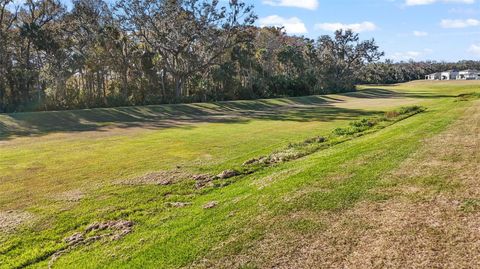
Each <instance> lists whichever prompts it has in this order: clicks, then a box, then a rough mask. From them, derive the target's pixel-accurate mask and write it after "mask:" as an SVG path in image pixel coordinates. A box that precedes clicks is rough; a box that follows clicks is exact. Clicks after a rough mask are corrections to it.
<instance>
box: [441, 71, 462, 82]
mask: <svg viewBox="0 0 480 269" xmlns="http://www.w3.org/2000/svg"><path fill="white" fill-rule="evenodd" d="M459 73H460V72H458V70H455V69H454V70H448V71H445V72H442V73H440V79H441V80H455V79H457V76H458V74H459Z"/></svg>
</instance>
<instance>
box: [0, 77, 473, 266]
mask: <svg viewBox="0 0 480 269" xmlns="http://www.w3.org/2000/svg"><path fill="white" fill-rule="evenodd" d="M473 92H477V93H480V83H479V82H475V81H473V82H472V81H450V82H423V81H419V82H411V83H406V84H400V85H393V86H362V87H360V90H359V91H357V92H354V93H349V94H343V95H328V96H310V97H301V98H283V99H272V100H256V101H235V102H221V103H212V104H190V105H162V106H147V107H129V108H112V109H92V110H79V111H65V112H41V113H19V114H0V268H19V267H32V268H37V267H38V268H45V267H47V266H52V267H54V268H68V267H71V268H179V267H194V268H211V267H214V268H272V267H275V268H316V267H318V268H325V267H327V268H328V267H334V268H344V267H346V268H349V267H351V268H372V267H373V268H375V267H398V268H400V267H405V266H407V267H423V268H432V267H456V265H459V266H458V267H477V266H478V267H480V264H472V262H479V261H478V259H477V261H475V259H474V258H473V257H476V256H478V255H480V243H478V242H480V218H479V217H480V187H479V186H480V185H479V184H478V179H479V178H480V171H479V168H478V165H477V164H478V163H480V152H479V150H478V149H479V148H480V129H479V128H480V101H479V99H478V98H477V96H471V97H466V98H458V97H457V96H458V95H460V94H465V93H473ZM412 105H420V106H422V107H425V108H426V109H427V110H426V111H425V112H423V113H420V114H416V115H412V116H411V117H408V118H406V119H402V120H400V121H396V122H391V124H388V126H387V125H386V126H384V127H385V128H377V129H372V130H371V131H368V132H366V133H361V135H354V136H352V137H350V138H349V139H345V140H341V141H339V142H338V143H332V144H328V145H327V146H325V147H323V148H319V149H318V150H316V151H315V152H313V153H312V152H309V154H308V155H307V156H305V157H302V158H299V159H296V160H291V161H284V162H279V163H276V164H272V165H265V166H261V167H255V169H254V170H252V171H250V172H251V173H245V174H243V175H240V176H237V177H234V178H230V179H229V180H225V181H222V180H216V181H215V184H207V185H206V186H201V187H198V179H197V180H195V179H194V177H195V175H204V174H209V175H216V174H219V173H220V172H222V171H224V170H228V169H232V168H236V169H239V168H241V167H242V163H244V162H245V161H247V160H250V159H252V158H256V157H259V156H263V155H268V154H270V153H272V152H275V151H278V150H282V149H285V148H286V147H287V145H288V144H289V143H295V142H301V141H304V140H305V139H308V138H312V137H317V136H322V137H330V136H331V135H332V132H333V130H334V129H336V128H339V127H340V128H343V127H346V126H349V123H350V122H352V121H356V120H359V119H361V118H366V117H367V118H372V117H381V116H383V115H384V114H385V112H388V111H390V112H391V111H394V110H396V109H399V108H400V107H406V106H412ZM340 142H342V143H340ZM209 183H211V182H209ZM223 183H225V184H223ZM226 183H228V184H226ZM92 224H93V225H92ZM95 224H96V225H95Z"/></svg>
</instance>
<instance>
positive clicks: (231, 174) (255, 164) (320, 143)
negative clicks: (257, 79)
mask: <svg viewBox="0 0 480 269" xmlns="http://www.w3.org/2000/svg"><path fill="white" fill-rule="evenodd" d="M425 110H426V108H424V107H421V106H407V107H401V108H399V109H396V110H392V111H387V112H385V113H384V115H382V116H375V117H368V118H363V119H360V120H357V121H352V122H350V123H349V125H348V126H347V127H342V128H336V129H334V130H333V131H332V132H331V133H330V135H328V136H326V137H324V136H316V137H311V138H308V139H306V140H304V141H302V142H297V143H290V144H289V145H288V146H287V147H285V148H283V149H280V150H277V151H275V152H273V153H271V154H270V155H267V156H260V157H258V158H253V159H250V160H247V161H246V162H244V163H243V164H242V165H241V166H240V167H238V168H236V169H229V170H226V171H224V172H222V173H221V174H219V175H217V176H212V175H208V174H204V175H197V176H195V177H194V178H193V179H194V180H195V182H196V184H195V187H196V188H197V189H202V188H205V187H224V186H227V185H229V184H231V183H233V182H235V179H236V178H239V177H240V176H244V175H248V174H252V173H255V172H256V171H258V170H260V169H262V168H264V167H268V166H272V165H275V164H279V163H284V162H288V161H293V160H297V159H300V158H302V157H305V156H308V155H310V154H313V153H315V152H317V151H319V150H323V149H326V148H329V147H331V146H334V145H337V144H340V143H343V142H346V141H349V140H352V139H355V138H357V137H360V136H363V135H366V134H369V133H373V132H376V131H379V130H381V129H383V128H386V127H388V126H391V125H393V124H395V123H397V122H399V121H402V120H405V119H407V118H409V117H412V116H414V115H416V114H419V113H422V112H424V111H425Z"/></svg>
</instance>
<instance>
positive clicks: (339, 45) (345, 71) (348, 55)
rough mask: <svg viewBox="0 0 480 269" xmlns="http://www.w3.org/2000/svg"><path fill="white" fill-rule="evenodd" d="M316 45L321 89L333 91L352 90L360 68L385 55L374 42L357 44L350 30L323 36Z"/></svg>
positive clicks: (358, 42)
mask: <svg viewBox="0 0 480 269" xmlns="http://www.w3.org/2000/svg"><path fill="white" fill-rule="evenodd" d="M317 46H318V57H319V63H320V64H321V65H320V66H318V70H320V73H321V78H322V81H323V87H324V88H327V89H329V90H333V91H345V90H351V89H353V88H354V85H355V82H356V77H357V76H358V74H359V71H360V70H361V69H362V67H363V66H364V65H365V64H367V63H372V62H375V61H378V60H380V58H381V57H382V56H383V55H384V53H383V52H381V51H379V47H378V46H377V45H376V43H375V40H373V39H372V40H366V41H360V38H359V35H358V34H356V33H354V32H353V31H351V30H346V31H343V30H338V31H336V32H335V34H334V37H331V36H328V35H324V36H322V37H320V38H319V39H318V42H317Z"/></svg>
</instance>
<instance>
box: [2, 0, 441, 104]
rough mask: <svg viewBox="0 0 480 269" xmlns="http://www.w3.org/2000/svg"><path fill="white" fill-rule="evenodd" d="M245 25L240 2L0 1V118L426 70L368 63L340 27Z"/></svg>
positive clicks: (369, 48)
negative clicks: (319, 31)
mask: <svg viewBox="0 0 480 269" xmlns="http://www.w3.org/2000/svg"><path fill="white" fill-rule="evenodd" d="M256 18H257V17H256V15H255V13H254V8H253V6H250V5H247V4H246V3H244V2H243V1H240V0H230V1H228V2H227V1H219V0H210V1H207V0H116V2H113V3H112V2H109V4H107V3H106V2H105V1H103V0H73V2H72V5H71V6H69V7H68V8H67V7H66V6H64V5H63V4H62V2H61V1H60V0H26V1H24V2H23V4H21V5H17V6H16V5H15V4H14V3H13V1H12V0H0V112H20V111H40V110H64V109H76V108H93V107H112V106H129V105H146V104H161V103H179V102H206V101H222V100H235V99H254V98H270V97H278V96H301V95H311V94H326V93H337V92H344V91H350V90H352V89H354V86H355V84H356V83H393V82H401V81H406V80H411V79H415V78H421V77H422V76H423V75H424V73H425V72H426V71H427V70H428V72H430V71H431V70H432V65H431V64H428V63H425V64H420V63H419V65H421V66H423V67H419V68H417V63H407V64H400V65H399V64H394V63H392V62H388V61H386V62H379V61H380V59H381V58H382V57H383V55H384V54H383V52H381V51H380V49H379V47H378V46H377V44H376V43H375V41H374V40H373V39H372V40H361V39H360V37H359V35H358V34H356V33H354V32H352V31H350V30H345V31H344V30H338V31H336V32H335V33H334V34H333V35H332V36H329V35H324V36H320V37H319V38H318V39H315V40H313V39H309V38H305V37H298V36H289V35H287V34H286V33H285V31H284V30H283V29H281V28H277V27H257V26H255V24H254V23H255V20H256ZM425 66H426V67H425ZM434 66H435V67H434V68H433V69H435V68H440V66H438V65H434Z"/></svg>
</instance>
